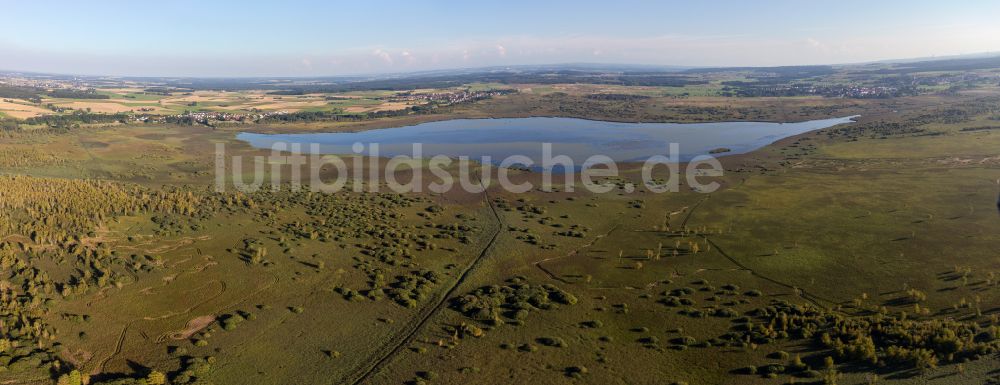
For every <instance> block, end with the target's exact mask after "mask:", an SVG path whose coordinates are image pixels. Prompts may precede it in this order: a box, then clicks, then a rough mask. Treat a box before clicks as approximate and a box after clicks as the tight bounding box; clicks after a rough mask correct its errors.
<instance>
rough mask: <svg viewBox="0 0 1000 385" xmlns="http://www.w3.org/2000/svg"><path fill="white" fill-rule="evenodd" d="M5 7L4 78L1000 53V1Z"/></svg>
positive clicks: (0, 41)
mask: <svg viewBox="0 0 1000 385" xmlns="http://www.w3.org/2000/svg"><path fill="white" fill-rule="evenodd" d="M5 6H6V7H5V8H6V9H7V10H8V11H9V14H10V15H19V16H21V17H16V18H12V19H10V20H5V23H4V24H3V25H0V69H2V70H9V71H25V72H41V73H59V74H78V75H108V76H162V77H322V76H346V75H363V74H387V73H408V72H419V71H429V70H445V69H456V68H478V67H490V66H517V65H548V64H559V63H600V64H606V65H624V64H641V65H656V66H688V67H713V66H780V65H815V64H842V63H859V62H871V61H881V60H893V59H907V58H923V57H935V56H951V55H962V54H974V53H988V52H995V51H997V50H998V49H1000V26H998V25H996V23H995V21H994V20H991V18H992V16H993V15H996V14H998V13H1000V12H998V11H1000V4H996V3H985V4H984V3H975V2H957V3H955V4H952V5H949V6H948V7H945V8H944V9H941V7H935V6H934V3H933V2H928V1H918V2H902V1H891V2H885V3H868V2H865V3H863V2H859V1H849V2H843V1H840V2H822V3H818V2H810V3H798V2H789V1H773V2H768V3H766V4H743V3H741V2H736V1H716V2H710V3H707V4H687V3H676V4H667V3H663V4H659V3H658V4H649V3H642V2H630V1H625V2H618V3H616V4H615V6H614V7H609V6H606V5H603V4H601V3H595V2H556V3H545V4H536V3H529V2H521V1H515V2H508V3H505V4H464V3H462V4H458V3H437V4H433V5H428V4H411V3H406V2H395V1H387V2H380V3H377V4H370V3H366V4H327V3H323V2H316V1H300V2H286V3H282V4H267V5H264V4H254V5H244V4H243V3H239V2H219V3H214V4H197V3H195V2H190V1H181V2H172V3H164V4H156V5H155V9H154V10H153V11H143V10H141V9H139V8H137V6H136V5H135V4H134V3H129V2H124V1H107V2H101V3H98V4H86V5H85V4H77V3H73V2H36V3H31V4H27V3H14V2H9V3H5ZM862 9H863V12H862V11H861V10H862ZM529 11H530V12H529ZM552 15H562V16H565V17H553V16H552ZM28 16H30V17H28ZM40 19H41V20H45V23H44V28H39V27H38V25H39V20H40Z"/></svg>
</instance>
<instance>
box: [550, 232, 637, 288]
mask: <svg viewBox="0 0 1000 385" xmlns="http://www.w3.org/2000/svg"><path fill="white" fill-rule="evenodd" d="M621 225H622V223H621V220H619V221H618V222H617V223H615V225H614V226H611V229H610V230H608V232H606V233H604V234H601V235H598V236H596V237H594V239H591V240H590V242H587V243H586V244H585V245H583V246H580V247H579V248H577V249H576V250H573V251H571V252H569V253H568V254H566V255H562V256H558V257H552V258H545V259H543V260H540V261H538V262H535V263H534V265H535V267H537V268H538V269H539V270H541V271H542V272H544V273H545V274H546V275H548V276H549V278H551V279H554V280H556V281H559V282H562V283H566V284H569V283H571V282H569V281H566V280H565V279H562V278H560V277H559V276H557V275H555V273H553V272H551V271H549V269H546V268H545V266H542V263H545V262H549V261H554V260H557V259H562V258H568V257H572V256H574V255H577V254H579V253H580V251H581V250H584V249H587V248H590V247H591V246H593V245H594V244H596V243H597V241H599V240H601V239H602V238H604V237H607V236H609V235H611V233H613V232H615V230H618V228H619V227H621Z"/></svg>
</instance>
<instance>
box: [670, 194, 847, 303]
mask: <svg viewBox="0 0 1000 385" xmlns="http://www.w3.org/2000/svg"><path fill="white" fill-rule="evenodd" d="M744 181H745V180H744ZM709 197H711V195H706V196H705V198H702V199H701V200H700V201H698V203H696V204H695V205H694V206H693V207H691V210H688V213H687V216H685V217H684V222H682V223H681V227H682V228H684V227H686V226H687V223H688V220H690V219H691V215H693V214H694V211H695V210H697V209H698V207H699V206H701V204H702V203H703V202H705V201H707V200H708V198H709ZM698 236H699V237H701V238H702V239H704V240H705V242H708V243H709V244H710V245H712V247H713V248H715V250H716V251H718V252H719V254H720V255H722V256H723V257H724V258H726V259H727V260H728V261H729V262H730V263H732V264H733V265H736V267H738V268H739V269H740V270H745V271H747V272H749V273H750V275H753V276H755V277H757V278H760V279H763V280H765V281H768V282H771V283H773V284H776V285H778V286H782V287H785V288H788V289H791V290H793V291H795V294H796V295H798V296H799V297H801V298H802V299H805V300H806V301H809V302H811V303H812V304H814V305H816V306H819V307H821V308H824V309H829V307H828V306H826V305H824V304H822V303H821V302H826V303H829V304H833V305H836V304H838V302H837V301H834V300H831V299H829V298H824V297H822V296H819V295H816V294H812V293H809V292H808V291H806V290H805V289H803V288H801V287H797V286H795V285H791V284H789V283H786V282H783V281H781V280H778V279H775V278H772V277H770V276H767V275H765V274H761V273H760V272H758V271H756V270H754V269H752V268H750V266H747V265H745V264H743V263H741V262H740V261H737V260H736V258H733V257H732V256H730V255H729V254H728V253H726V251H725V250H723V249H722V247H719V245H718V244H717V243H715V241H713V240H712V239H711V238H709V237H708V236H706V235H704V234H698Z"/></svg>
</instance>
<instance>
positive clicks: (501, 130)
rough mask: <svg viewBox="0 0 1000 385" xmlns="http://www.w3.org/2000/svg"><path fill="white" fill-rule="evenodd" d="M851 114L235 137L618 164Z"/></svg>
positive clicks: (476, 124)
mask: <svg viewBox="0 0 1000 385" xmlns="http://www.w3.org/2000/svg"><path fill="white" fill-rule="evenodd" d="M853 118H855V116H849V117H843V118H833V119H822V120H810V121H805V122H798V123H765V122H718V123H617V122H604V121H596V120H585V119H573V118H503V119H455V120H445V121H439V122H429V123H421V124H417V125H413V126H405V127H396V128H386V129H378V130H368V131H361V132H336V133H311V134H257V133H246V132H245V133H240V134H238V135H237V136H236V138H237V139H239V140H243V141H246V142H247V143H249V144H250V145H252V146H254V147H257V148H265V149H269V148H272V147H271V146H272V144H274V143H276V142H285V143H289V144H295V143H297V144H301V145H302V149H303V152H309V148H310V147H309V145H310V144H312V143H316V144H318V145H319V153H322V154H354V153H358V152H355V151H353V149H352V145H354V144H355V143H361V144H364V145H365V147H364V150H363V151H361V152H360V153H363V154H365V155H370V153H369V149H370V147H369V145H370V144H372V143H378V155H379V156H385V157H392V156H396V155H408V156H412V155H413V149H412V146H411V144H412V143H422V145H423V156H422V157H423V158H429V157H432V156H435V155H446V156H449V157H455V158H457V157H459V156H468V157H470V158H472V159H475V160H479V159H482V157H484V156H489V157H490V159H491V161H492V162H494V163H498V162H499V161H500V160H503V159H505V158H507V157H509V156H512V155H524V156H528V157H530V158H531V159H533V160H534V161H535V162H536V164H537V163H538V162H540V160H541V154H542V145H541V143H552V150H553V151H552V153H553V155H567V156H569V157H570V158H572V159H573V160H574V162H576V164H582V163H583V161H584V160H586V159H587V158H588V157H590V156H591V155H595V154H601V155H606V156H608V157H610V158H611V159H612V160H614V161H616V162H628V161H641V160H645V159H646V158H648V157H650V156H654V155H667V152H668V145H669V144H670V143H678V144H679V145H680V151H679V152H680V156H679V157H680V160H681V161H688V160H690V159H691V158H693V157H695V156H698V155H704V154H708V153H710V152H712V151H713V150H715V149H720V148H725V149H729V151H727V152H725V153H719V154H717V155H729V154H741V153H746V152H749V151H753V150H756V149H758V148H760V147H763V146H766V145H768V144H771V143H773V142H775V141H777V140H779V139H782V138H785V137H789V136H793V135H798V134H801V133H804V132H808V131H812V130H817V129H821V128H826V127H831V126H835V125H838V124H843V123H850V122H852V119H853Z"/></svg>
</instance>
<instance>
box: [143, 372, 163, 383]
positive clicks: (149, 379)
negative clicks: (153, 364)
mask: <svg viewBox="0 0 1000 385" xmlns="http://www.w3.org/2000/svg"><path fill="white" fill-rule="evenodd" d="M146 383H147V384H149V385H164V384H166V383H167V376H166V375H165V374H163V373H161V372H159V371H156V370H153V371H152V372H149V375H148V376H146Z"/></svg>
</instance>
